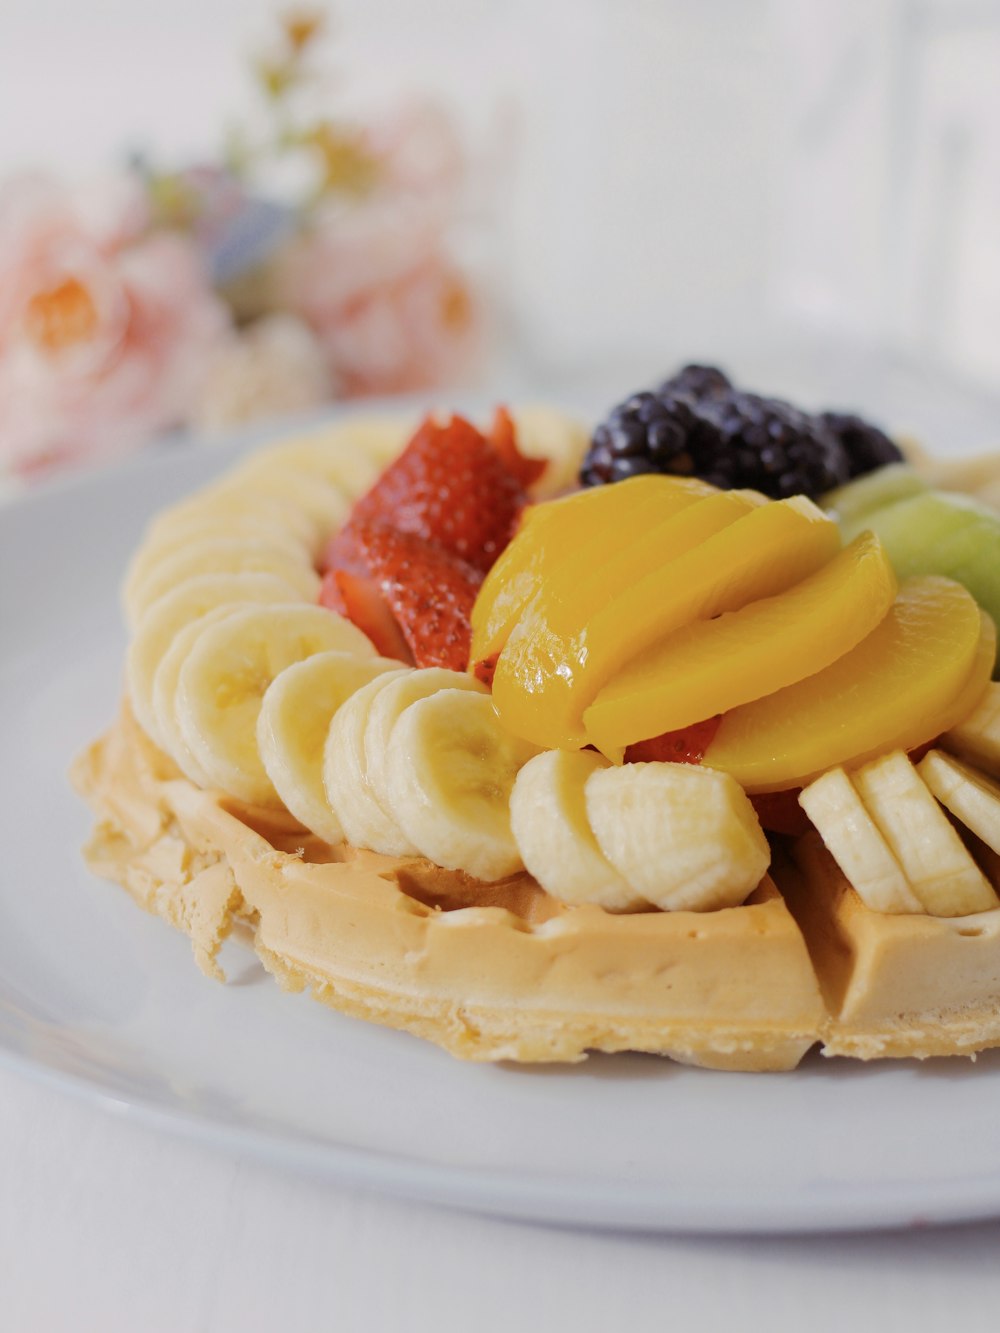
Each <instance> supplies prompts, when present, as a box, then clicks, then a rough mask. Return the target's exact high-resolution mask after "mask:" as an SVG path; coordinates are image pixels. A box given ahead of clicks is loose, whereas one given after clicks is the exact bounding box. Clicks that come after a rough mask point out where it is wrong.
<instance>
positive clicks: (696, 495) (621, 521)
mask: <svg viewBox="0 0 1000 1333" xmlns="http://www.w3.org/2000/svg"><path fill="white" fill-rule="evenodd" d="M713 493H714V492H713V489H712V487H711V486H707V485H705V483H704V482H699V481H689V480H678V479H676V478H672V477H637V478H635V480H633V481H629V482H623V483H622V484H621V485H620V486H613V487H611V486H602V487H599V488H598V489H596V490H589V491H577V492H576V493H575V494H573V495H568V496H565V497H564V498H563V499H560V500H550V501H547V502H546V503H544V504H538V505H532V506H530V507H529V508H528V509H526V510H525V511H524V515H523V517H522V519H521V525H520V527H519V529H518V532H517V535H516V536H515V538H514V540H513V541H512V542H511V543H510V545H509V546H508V547H507V549H506V550H505V551H504V552H503V554H502V555H501V556H500V558H499V560H498V561H497V562H496V564H495V565H494V566H493V568H492V569H491V570H490V572H489V574H488V575H487V576H486V579H485V581H484V583H483V586H482V590H481V592H480V594H479V597H478V598H477V600H476V605H475V607H474V609H473V613H472V663H473V665H475V663H477V662H480V661H482V660H483V659H484V658H488V657H490V656H491V655H492V654H494V653H496V652H499V650H500V649H501V648H502V647H503V645H504V644H505V643H506V642H507V637H508V635H509V634H510V631H511V629H512V627H513V626H514V624H515V623H516V621H517V619H518V617H519V616H520V614H521V612H522V611H523V610H524V608H525V607H526V606H527V605H528V603H529V602H530V601H531V600H532V598H533V597H535V595H536V594H537V593H539V592H540V591H541V590H542V588H543V587H544V586H545V585H546V583H547V581H548V579H549V578H550V577H551V576H552V575H553V574H554V572H555V571H556V570H557V569H559V568H560V567H561V566H568V565H572V571H573V573H572V577H573V578H575V579H576V580H577V581H579V582H590V581H592V580H593V579H594V578H595V577H596V575H597V574H598V572H599V571H600V570H601V568H602V566H603V565H604V564H605V563H606V562H607V561H608V560H609V559H610V558H612V557H613V556H615V555H616V554H617V553H618V552H619V551H621V550H622V549H623V548H625V547H626V546H628V545H629V544H630V543H631V542H633V541H635V540H636V538H637V536H638V535H639V534H640V533H643V532H645V531H647V530H649V529H650V528H651V527H654V526H656V525H657V524H659V523H662V522H663V521H664V520H666V519H668V518H670V517H671V516H672V515H673V514H676V513H679V512H680V511H681V510H682V509H685V508H687V507H688V506H689V505H692V504H694V503H695V502H696V501H697V500H701V499H704V498H705V497H706V496H708V495H712V494H713Z"/></svg>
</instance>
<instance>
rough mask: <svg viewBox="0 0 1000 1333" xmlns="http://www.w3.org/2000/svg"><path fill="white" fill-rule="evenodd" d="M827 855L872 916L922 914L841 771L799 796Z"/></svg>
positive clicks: (815, 783) (909, 886)
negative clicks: (889, 913) (900, 913)
mask: <svg viewBox="0 0 1000 1333" xmlns="http://www.w3.org/2000/svg"><path fill="white" fill-rule="evenodd" d="M799 805H801V807H802V809H803V810H804V811H805V812H806V814H807V815H808V816H809V818H810V820H811V821H812V823H813V824H814V825H815V827H816V829H817V830H818V832H819V835H820V837H821V838H822V839H823V842H824V844H825V845H826V849H827V851H828V852H829V853H830V855H831V856H832V857H833V859H834V860H835V861H836V862H837V864H838V865H839V866H840V868H841V870H842V871H843V872H844V874H845V875H846V876H847V878H848V880H850V882H851V884H852V885H853V887H854V889H855V891H856V893H857V895H858V897H859V898H860V899H861V901H862V902H863V903H864V904H865V906H866V907H868V908H870V909H871V910H872V911H873V912H923V910H924V906H923V903H922V902H921V901H920V899H919V898H918V897H917V896H916V894H915V893H914V892H913V889H912V887H911V885H910V881H909V880H908V879H907V878H906V876H905V875H904V874H903V870H902V867H901V866H900V864H899V862H898V861H897V860H896V858H895V856H893V854H892V851H891V849H890V847H889V844H888V843H887V842H886V840H885V839H884V838H883V837H882V834H881V833H880V832H879V831H878V828H877V827H876V825H875V822H874V820H873V819H872V817H871V815H870V814H869V813H868V811H867V810H866V809H865V803H864V801H862V799H861V797H860V796H859V795H858V793H857V792H856V791H855V789H854V786H853V784H852V782H851V779H850V778H849V777H848V776H847V774H846V773H845V772H844V770H843V769H842V768H832V769H831V770H830V771H829V773H824V774H823V776H822V777H821V778H817V779H816V781H815V782H813V783H811V784H810V785H809V786H808V787H806V788H805V789H804V790H803V791H802V792H801V793H800V794H799Z"/></svg>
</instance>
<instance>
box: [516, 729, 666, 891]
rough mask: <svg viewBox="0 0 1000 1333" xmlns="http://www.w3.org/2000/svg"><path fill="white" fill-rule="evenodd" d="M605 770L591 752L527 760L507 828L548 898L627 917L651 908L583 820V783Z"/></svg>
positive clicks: (564, 752) (549, 754)
mask: <svg viewBox="0 0 1000 1333" xmlns="http://www.w3.org/2000/svg"><path fill="white" fill-rule="evenodd" d="M607 767H609V765H608V761H607V760H606V759H604V758H603V756H601V755H599V754H595V753H594V752H593V751H592V750H576V751H573V750H546V751H544V752H543V753H542V754H539V755H536V756H535V757H534V759H529V760H528V762H527V763H526V764H525V765H524V767H523V768H522V769H521V771H520V772H519V773H518V775H517V778H516V780H515V782H514V787H513V790H512V791H511V795H510V824H511V829H512V831H513V833H514V840H515V842H516V843H517V847H518V851H519V852H520V853H521V858H522V860H523V861H524V865H525V869H526V870H527V871H528V873H529V874H531V875H533V876H534V877H535V879H537V880H538V882H539V884H540V885H541V886H542V888H543V889H544V890H545V891H546V893H551V894H552V896H553V897H554V898H561V899H562V901H563V902H567V903H596V904H597V905H598V906H599V907H603V908H605V909H606V910H607V911H609V912H628V911H632V910H634V909H636V908H640V907H646V906H648V905H649V904H648V903H647V902H646V900H645V899H644V898H643V897H642V896H641V894H638V893H636V891H635V890H634V889H633V888H632V886H631V885H630V884H629V882H628V880H627V879H626V878H625V877H624V875H622V874H620V873H619V872H618V871H617V870H616V869H615V867H614V866H613V865H612V864H611V862H610V861H609V860H608V858H607V857H606V856H605V855H604V853H603V852H602V851H601V849H600V847H599V846H598V844H597V839H596V838H595V837H594V833H593V830H592V829H591V827H590V820H589V819H588V818H587V801H586V797H585V795H584V788H585V786H586V783H587V779H588V778H589V777H590V776H591V774H592V773H596V772H598V771H599V770H601V769H604V768H607Z"/></svg>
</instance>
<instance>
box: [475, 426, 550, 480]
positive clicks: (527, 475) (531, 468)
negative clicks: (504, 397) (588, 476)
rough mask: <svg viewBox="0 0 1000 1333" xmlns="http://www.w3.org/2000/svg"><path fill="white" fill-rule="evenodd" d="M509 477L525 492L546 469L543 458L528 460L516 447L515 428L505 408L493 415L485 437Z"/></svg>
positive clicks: (546, 465) (539, 478)
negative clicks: (518, 483)
mask: <svg viewBox="0 0 1000 1333" xmlns="http://www.w3.org/2000/svg"><path fill="white" fill-rule="evenodd" d="M486 438H487V439H488V440H489V442H490V444H492V446H493V448H494V449H495V450H496V452H497V454H498V455H499V458H500V461H501V463H503V465H504V467H505V468H506V470H507V471H508V472H509V473H510V475H511V476H512V477H513V478H514V479H515V480H516V481H518V482H520V483H521V485H522V486H523V487H524V488H525V490H527V489H528V488H529V487H530V486H534V485H535V484H536V483H537V482H539V481H540V480H541V478H542V476H543V474H544V473H545V471H546V468H547V467H548V464H547V463H546V461H545V459H544V458H529V457H528V456H527V454H522V453H521V451H520V450H519V449H518V447H517V427H516V426H515V424H514V418H513V417H512V416H511V414H510V413H509V412H508V411H507V409H506V408H505V407H498V408H497V409H496V411H495V412H494V414H493V424H492V426H491V427H490V432H489V434H488V435H487V437H486Z"/></svg>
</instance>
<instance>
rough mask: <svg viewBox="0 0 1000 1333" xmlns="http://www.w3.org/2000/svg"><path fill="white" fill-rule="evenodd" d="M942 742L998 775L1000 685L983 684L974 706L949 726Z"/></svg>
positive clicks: (946, 747)
mask: <svg viewBox="0 0 1000 1333" xmlns="http://www.w3.org/2000/svg"><path fill="white" fill-rule="evenodd" d="M942 744H943V746H944V748H945V749H946V750H948V751H950V752H951V753H952V754H957V755H958V756H959V758H960V759H966V760H968V761H969V762H970V763H972V764H975V765H976V767H977V768H985V769H986V771H987V772H988V773H993V774H995V775H996V776H997V777H1000V685H990V686H988V687H987V689H986V691H985V693H984V694H983V696H982V698H981V699H980V700H979V702H978V703H977V704H976V706H975V707H974V708H973V709H971V710H970V711H969V712H968V715H967V716H965V717H963V718H962V719H961V720H960V721H959V723H958V725H957V726H954V727H952V729H951V731H949V732H948V734H947V735H946V736H945V737H944V739H943V741H942Z"/></svg>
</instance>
